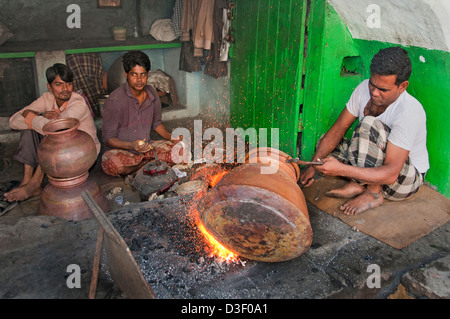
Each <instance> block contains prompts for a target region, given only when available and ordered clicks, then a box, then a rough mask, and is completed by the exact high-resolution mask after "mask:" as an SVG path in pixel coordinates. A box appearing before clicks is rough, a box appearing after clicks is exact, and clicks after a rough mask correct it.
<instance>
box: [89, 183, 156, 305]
mask: <svg viewBox="0 0 450 319" xmlns="http://www.w3.org/2000/svg"><path fill="white" fill-rule="evenodd" d="M81 197H82V198H83V200H84V201H85V202H86V204H87V206H88V207H89V208H90V209H91V211H92V213H93V214H94V216H95V218H96V219H97V221H98V223H99V232H100V233H99V236H100V235H101V232H102V231H101V230H100V229H102V230H103V236H102V237H103V238H102V240H103V246H104V249H105V252H106V258H107V263H108V267H109V271H110V273H111V277H112V279H113V280H114V282H115V283H116V284H117V286H118V287H119V288H120V290H122V291H123V292H124V293H125V294H126V295H127V296H128V297H129V298H132V299H156V295H155V293H154V291H153V289H152V287H151V286H150V285H149V283H148V282H147V281H146V280H145V278H144V276H143V275H142V272H141V270H140V268H139V266H138V265H137V263H136V260H135V259H134V257H133V255H132V254H131V251H130V248H128V246H127V244H126V243H125V241H124V239H123V238H122V236H120V234H119V232H118V231H117V230H116V229H115V228H114V226H113V224H112V223H111V221H110V220H109V219H108V217H107V216H106V214H105V213H104V212H103V211H102V209H101V208H100V206H98V204H97V203H96V202H95V200H94V198H93V197H92V195H91V194H90V193H89V192H87V191H84V192H83V193H82V194H81ZM98 240H100V238H98ZM96 254H97V253H96ZM97 255H98V254H97ZM95 266H96V265H94V272H95ZM94 284H95V285H96V283H94ZM94 284H92V287H94ZM90 295H91V296H92V295H95V293H90Z"/></svg>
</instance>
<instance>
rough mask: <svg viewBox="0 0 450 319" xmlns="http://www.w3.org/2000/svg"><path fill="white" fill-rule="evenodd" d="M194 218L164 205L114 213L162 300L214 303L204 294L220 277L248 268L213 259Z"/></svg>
mask: <svg viewBox="0 0 450 319" xmlns="http://www.w3.org/2000/svg"><path fill="white" fill-rule="evenodd" d="M189 214H190V212H189V206H186V205H182V204H179V205H174V204H173V203H170V204H169V203H164V202H161V203H158V204H157V205H154V206H153V207H149V208H145V209H144V208H141V209H139V211H137V212H136V211H135V212H133V211H129V212H119V213H115V216H114V217H113V218H112V219H111V221H112V223H113V225H114V227H115V228H116V229H117V231H118V232H119V234H120V235H121V236H122V237H123V239H124V240H125V242H126V243H127V245H128V247H129V248H130V250H131V252H132V255H133V257H134V259H135V260H136V263H137V265H138V266H139V268H140V270H141V272H142V274H143V276H144V278H145V279H146V280H147V282H148V283H149V284H150V286H151V287H152V288H153V291H154V292H155V294H156V296H157V298H160V299H169V298H176V299H185V298H186V299H192V298H209V296H205V295H203V293H202V292H201V291H202V290H203V288H205V287H206V286H211V287H212V286H214V285H216V286H217V285H218V284H220V282H221V277H224V276H225V275H227V274H230V273H233V272H238V271H239V270H240V269H242V268H243V267H244V266H245V264H246V261H244V260H240V259H238V260H237V261H234V262H230V263H227V262H225V261H221V260H219V259H218V258H216V257H211V256H210V250H209V247H208V245H207V243H206V241H205V239H204V237H203V235H202V234H201V233H200V232H199V231H198V228H197V226H196V224H195V222H194V219H193V218H191V217H190V216H189Z"/></svg>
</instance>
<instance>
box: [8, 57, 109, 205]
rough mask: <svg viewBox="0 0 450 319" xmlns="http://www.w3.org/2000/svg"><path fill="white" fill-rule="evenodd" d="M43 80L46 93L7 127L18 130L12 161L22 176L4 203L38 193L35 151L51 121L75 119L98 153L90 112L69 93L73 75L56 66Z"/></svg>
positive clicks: (39, 172)
mask: <svg viewBox="0 0 450 319" xmlns="http://www.w3.org/2000/svg"><path fill="white" fill-rule="evenodd" d="M46 77H47V88H48V91H49V92H45V93H44V94H43V95H42V96H41V97H40V98H39V99H37V100H36V101H34V102H33V103H31V104H30V105H28V106H27V107H25V108H23V109H22V110H20V111H18V112H17V113H15V114H14V115H13V116H12V117H11V118H10V119H9V126H10V128H11V129H13V130H20V131H21V134H20V141H19V146H18V149H17V151H16V154H15V156H14V159H15V160H16V161H18V162H20V163H22V164H23V165H24V174H23V180H22V182H21V183H20V185H19V187H17V188H15V189H13V190H11V191H10V192H8V193H5V194H4V200H5V201H8V202H16V201H23V200H26V199H28V198H30V197H32V196H35V195H38V194H40V193H41V191H42V189H41V184H42V180H43V178H44V173H43V172H42V170H41V167H40V165H39V160H38V157H37V149H38V146H39V144H40V143H41V141H42V140H43V139H44V137H45V136H44V132H43V130H42V129H43V127H44V125H45V124H47V123H48V122H50V121H51V120H55V119H59V118H68V117H70V118H76V119H78V120H79V121H80V126H79V127H78V129H79V130H81V131H84V132H86V133H88V134H89V135H90V136H91V137H92V139H93V140H94V143H95V146H96V148H97V155H98V154H99V153H100V147H101V146H100V141H99V140H98V138H97V129H96V127H95V124H94V120H93V118H92V115H91V110H90V108H89V107H88V105H87V104H86V101H85V99H84V98H83V97H82V96H81V95H80V94H78V93H76V92H73V83H72V82H73V78H74V74H73V72H72V71H71V70H70V68H69V67H67V66H66V65H64V64H60V63H57V64H55V65H53V66H52V67H50V68H48V69H47V71H46Z"/></svg>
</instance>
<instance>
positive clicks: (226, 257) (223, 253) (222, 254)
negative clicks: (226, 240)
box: [197, 222, 239, 263]
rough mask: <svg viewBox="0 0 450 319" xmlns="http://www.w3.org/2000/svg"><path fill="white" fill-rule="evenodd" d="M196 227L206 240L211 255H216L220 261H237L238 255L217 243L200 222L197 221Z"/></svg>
mask: <svg viewBox="0 0 450 319" xmlns="http://www.w3.org/2000/svg"><path fill="white" fill-rule="evenodd" d="M197 227H198V229H199V230H200V232H201V233H202V234H203V236H205V239H206V242H207V244H208V246H209V248H210V249H211V254H210V256H211V257H216V258H218V259H219V260H220V261H225V262H227V263H231V262H236V261H238V259H239V258H238V256H237V255H236V254H234V253H233V252H231V251H229V250H228V249H227V248H225V247H224V246H223V245H222V244H221V243H219V242H218V241H217V240H216V239H215V238H214V236H213V235H211V234H210V233H209V232H208V231H207V230H206V228H205V226H204V225H203V224H202V223H201V222H198V223H197Z"/></svg>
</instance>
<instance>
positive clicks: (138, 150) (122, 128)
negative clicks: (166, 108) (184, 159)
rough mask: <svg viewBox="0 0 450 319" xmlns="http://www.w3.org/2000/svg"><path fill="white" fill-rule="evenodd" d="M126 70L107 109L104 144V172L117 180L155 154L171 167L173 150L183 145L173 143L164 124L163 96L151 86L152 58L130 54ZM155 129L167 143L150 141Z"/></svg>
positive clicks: (105, 107) (127, 55) (107, 104)
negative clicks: (161, 99)
mask: <svg viewBox="0 0 450 319" xmlns="http://www.w3.org/2000/svg"><path fill="white" fill-rule="evenodd" d="M123 68H124V70H125V76H126V82H125V83H124V84H123V85H122V86H120V87H119V88H117V89H116V90H114V91H113V92H112V93H111V95H110V96H109V97H108V99H106V101H105V104H104V106H103V128H102V135H103V136H102V140H103V143H105V144H106V146H107V147H108V151H107V152H106V153H105V154H104V155H103V157H102V168H103V171H104V172H105V173H106V174H109V175H113V176H120V175H122V176H123V175H128V174H132V173H134V172H136V171H137V170H138V169H139V168H141V167H142V166H144V164H145V163H147V162H148V161H149V160H150V159H152V158H154V155H153V152H155V151H156V152H157V154H158V158H159V159H160V160H162V161H165V162H169V163H171V162H172V160H171V150H172V148H173V146H174V145H175V144H176V143H178V142H179V141H180V139H176V140H171V133H169V132H168V131H167V129H166V127H165V125H164V124H163V122H162V112H161V101H160V99H159V96H158V94H157V93H156V90H155V89H154V88H152V87H151V86H149V85H147V79H148V72H149V71H150V68H151V63H150V59H149V57H148V56H147V55H146V54H145V53H144V52H141V51H130V52H127V53H126V54H125V55H124V56H123ZM152 129H154V130H155V131H156V132H157V133H158V134H159V135H160V136H161V137H163V138H164V139H165V140H160V141H150V132H151V130H152ZM152 150H153V151H152Z"/></svg>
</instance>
